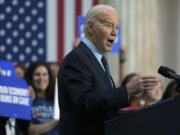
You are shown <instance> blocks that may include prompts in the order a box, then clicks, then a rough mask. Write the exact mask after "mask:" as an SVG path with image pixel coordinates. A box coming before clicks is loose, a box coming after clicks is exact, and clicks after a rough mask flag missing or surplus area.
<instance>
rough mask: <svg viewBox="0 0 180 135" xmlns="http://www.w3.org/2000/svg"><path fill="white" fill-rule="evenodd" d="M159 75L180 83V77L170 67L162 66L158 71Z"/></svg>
mask: <svg viewBox="0 0 180 135" xmlns="http://www.w3.org/2000/svg"><path fill="white" fill-rule="evenodd" d="M158 73H159V74H161V75H163V76H164V77H167V78H170V79H174V80H176V81H179V82H180V76H179V75H177V74H176V72H175V71H174V70H172V69H170V68H168V67H164V66H160V68H159V69H158Z"/></svg>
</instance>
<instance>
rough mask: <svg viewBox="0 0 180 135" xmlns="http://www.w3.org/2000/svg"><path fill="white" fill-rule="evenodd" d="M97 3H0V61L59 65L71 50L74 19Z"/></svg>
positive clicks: (18, 0) (27, 0)
mask: <svg viewBox="0 0 180 135" xmlns="http://www.w3.org/2000/svg"><path fill="white" fill-rule="evenodd" d="M95 4H98V0H0V59H3V60H9V61H12V62H14V63H22V64H28V63H29V62H31V61H58V62H61V61H62V59H63V57H64V56H65V55H66V54H67V53H68V52H69V51H71V49H72V48H73V45H72V44H73V41H74V39H75V37H77V16H79V15H85V13H86V12H87V10H88V9H89V8H90V7H91V6H93V5H95Z"/></svg>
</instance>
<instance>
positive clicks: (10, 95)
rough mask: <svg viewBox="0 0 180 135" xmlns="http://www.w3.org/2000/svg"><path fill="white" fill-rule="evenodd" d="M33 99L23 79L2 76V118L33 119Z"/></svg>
mask: <svg viewBox="0 0 180 135" xmlns="http://www.w3.org/2000/svg"><path fill="white" fill-rule="evenodd" d="M31 106H32V102H31V98H30V96H29V90H28V85H27V84H26V82H25V81H24V80H23V79H20V78H16V77H7V76H0V108H1V109H0V116H5V117H13V118H20V119H27V120H30V119H31Z"/></svg>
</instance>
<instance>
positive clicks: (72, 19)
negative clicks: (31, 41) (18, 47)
mask: <svg viewBox="0 0 180 135" xmlns="http://www.w3.org/2000/svg"><path fill="white" fill-rule="evenodd" d="M98 2H99V0H47V12H48V13H47V28H48V29H47V37H48V38H47V61H58V62H60V63H61V62H62V60H63V58H64V56H65V55H66V54H67V53H68V52H70V51H71V50H72V48H73V41H74V39H75V37H77V16H79V15H83V16H84V15H85V14H86V13H87V11H88V10H89V9H90V8H91V7H92V6H93V5H96V4H98Z"/></svg>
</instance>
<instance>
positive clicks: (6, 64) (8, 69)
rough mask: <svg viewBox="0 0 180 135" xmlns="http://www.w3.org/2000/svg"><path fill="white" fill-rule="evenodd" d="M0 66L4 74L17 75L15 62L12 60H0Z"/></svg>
mask: <svg viewBox="0 0 180 135" xmlns="http://www.w3.org/2000/svg"><path fill="white" fill-rule="evenodd" d="M0 68H1V70H2V75H4V76H12V77H15V76H16V73H15V70H14V64H13V63H12V62H10V61H5V60H0Z"/></svg>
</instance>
